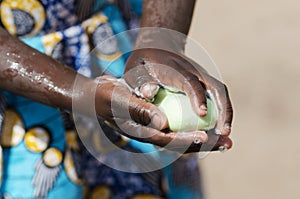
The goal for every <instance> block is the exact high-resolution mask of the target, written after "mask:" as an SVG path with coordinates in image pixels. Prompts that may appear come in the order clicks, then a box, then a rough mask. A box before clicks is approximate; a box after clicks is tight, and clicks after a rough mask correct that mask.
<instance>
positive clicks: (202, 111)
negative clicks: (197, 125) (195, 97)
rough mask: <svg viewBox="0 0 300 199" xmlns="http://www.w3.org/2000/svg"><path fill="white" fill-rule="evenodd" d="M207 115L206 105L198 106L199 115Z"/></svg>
mask: <svg viewBox="0 0 300 199" xmlns="http://www.w3.org/2000/svg"><path fill="white" fill-rule="evenodd" d="M206 115H207V107H206V106H205V105H201V106H200V116H201V117H204V116H206Z"/></svg>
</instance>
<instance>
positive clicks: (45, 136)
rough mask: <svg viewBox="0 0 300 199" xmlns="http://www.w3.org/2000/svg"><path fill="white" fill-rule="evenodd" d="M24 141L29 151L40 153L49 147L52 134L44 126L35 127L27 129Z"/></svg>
mask: <svg viewBox="0 0 300 199" xmlns="http://www.w3.org/2000/svg"><path fill="white" fill-rule="evenodd" d="M24 142H25V146H26V147H27V149H28V150H29V151H32V152H36V153H40V152H42V151H44V150H45V149H46V148H47V147H48V145H49V142H50V136H49V133H48V132H47V131H46V130H45V129H44V128H41V127H35V128H32V129H29V130H28V131H27V133H26V135H25V138H24Z"/></svg>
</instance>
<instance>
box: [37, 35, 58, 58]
mask: <svg viewBox="0 0 300 199" xmlns="http://www.w3.org/2000/svg"><path fill="white" fill-rule="evenodd" d="M62 39H63V35H62V33H61V32H55V33H51V34H47V35H45V36H43V37H42V42H43V44H44V48H45V53H46V54H47V55H49V56H50V55H52V52H53V50H54V48H55V46H56V45H57V44H58V43H59V42H60V41H61V40H62Z"/></svg>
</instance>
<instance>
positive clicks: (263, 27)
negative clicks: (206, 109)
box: [190, 0, 300, 199]
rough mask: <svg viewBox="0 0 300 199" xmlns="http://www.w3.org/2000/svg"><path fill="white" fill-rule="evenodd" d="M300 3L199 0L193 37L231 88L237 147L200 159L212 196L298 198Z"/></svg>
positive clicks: (285, 0)
mask: <svg viewBox="0 0 300 199" xmlns="http://www.w3.org/2000/svg"><path fill="white" fill-rule="evenodd" d="M299 19H300V2H299V1H296V0H278V1H272V0H252V1H241V0H231V1H225V0H206V1H204V0H198V2H197V6H196V11H195V15H194V21H193V24H192V29H191V34H190V35H191V37H193V38H195V39H196V40H197V41H199V42H201V44H202V45H203V46H204V47H205V48H206V49H207V50H208V52H209V53H210V55H211V56H212V57H213V59H214V61H215V62H216V63H217V65H218V67H219V69H220V71H221V73H222V76H223V79H224V81H225V82H226V84H227V85H228V87H229V89H230V94H231V99H232V102H233V106H234V111H235V112H234V113H235V115H234V123H233V132H232V138H233V140H234V147H233V149H232V150H231V151H228V152H227V153H224V154H221V153H220V154H219V153H215V154H211V155H209V156H208V157H207V158H205V159H204V161H202V165H203V171H204V174H203V175H204V186H205V189H206V195H207V199H220V198H222V199H229V198H230V199H253V198H259V199H260V198H263V199H265V198H266V199H283V198H284V199H286V198H300V188H299V186H300V155H299V154H297V152H298V151H299V148H300V147H299V141H300V132H299V127H300V120H299V119H300V117H299V115H300V109H299V105H298V103H299V102H300V56H299V54H300V38H299V37H300V22H299Z"/></svg>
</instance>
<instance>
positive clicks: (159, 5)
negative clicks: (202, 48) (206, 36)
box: [141, 0, 195, 35]
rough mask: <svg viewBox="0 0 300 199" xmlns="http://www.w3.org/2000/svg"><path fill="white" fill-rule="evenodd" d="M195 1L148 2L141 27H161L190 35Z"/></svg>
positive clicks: (169, 0)
mask: <svg viewBox="0 0 300 199" xmlns="http://www.w3.org/2000/svg"><path fill="white" fill-rule="evenodd" d="M194 5H195V0H146V1H144V5H143V16H142V21H141V27H161V28H167V29H171V30H175V31H178V32H181V33H183V34H185V35H187V34H188V32H189V28H190V25H191V20H192V17H193V10H194Z"/></svg>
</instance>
